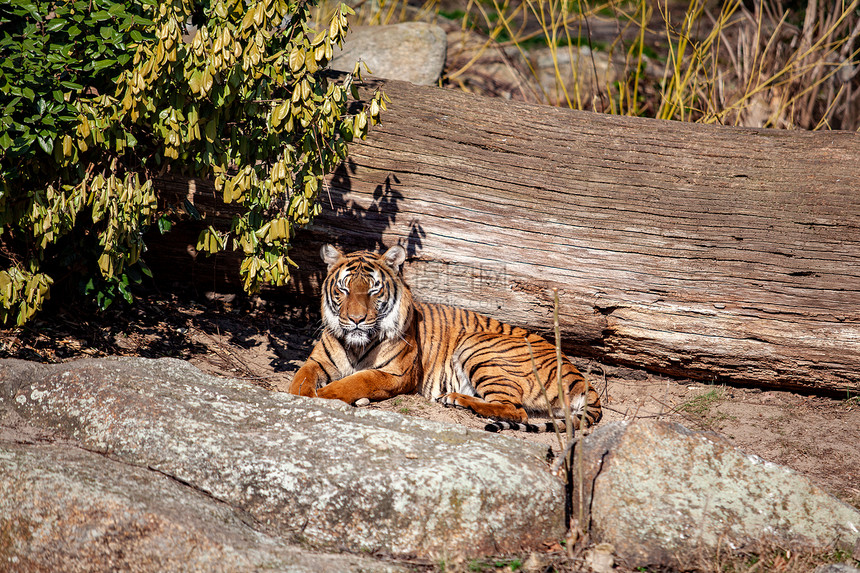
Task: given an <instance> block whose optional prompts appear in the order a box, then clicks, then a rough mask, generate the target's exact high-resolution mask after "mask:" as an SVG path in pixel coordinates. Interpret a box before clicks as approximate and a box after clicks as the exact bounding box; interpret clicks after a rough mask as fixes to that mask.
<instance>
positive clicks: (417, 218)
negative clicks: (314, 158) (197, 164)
mask: <svg viewBox="0 0 860 573" xmlns="http://www.w3.org/2000/svg"><path fill="white" fill-rule="evenodd" d="M383 89H384V90H385V92H386V93H387V94H388V95H389V97H390V98H391V99H392V103H391V104H390V106H389V110H388V112H387V113H385V115H384V116H383V119H384V123H383V124H382V125H380V126H377V127H376V128H375V129H374V131H373V132H372V134H371V136H370V137H369V138H368V140H367V141H366V142H363V143H360V144H354V145H353V147H352V148H351V149H352V151H351V154H350V157H349V159H348V161H347V162H346V163H345V164H344V165H343V166H341V167H340V168H339V169H338V171H337V173H336V174H335V175H334V177H332V178H331V183H330V186H331V189H330V191H329V192H328V193H327V194H325V195H324V196H323V198H322V201H323V204H324V205H325V207H326V210H325V213H324V215H323V216H321V217H319V218H318V219H317V220H316V222H315V223H314V224H313V226H312V227H311V228H310V229H309V230H308V231H306V232H305V233H304V234H302V235H300V236H299V237H298V238H297V241H296V242H297V244H299V243H300V244H303V247H302V248H301V250H300V251H299V252H297V257H298V258H299V259H300V260H301V261H302V262H303V268H302V269H301V270H299V271H297V273H298V279H299V280H298V281H296V283H295V284H294V285H293V286H292V287H291V288H292V289H293V290H295V291H296V292H302V293H305V294H310V295H314V294H315V288H316V287H317V285H318V280H319V277H320V275H321V273H322V272H323V268H322V265H321V263H317V262H315V261H314V259H316V253H315V252H314V251H316V249H318V246H319V244H321V243H322V242H325V241H332V242H334V243H337V244H339V245H341V246H344V247H346V248H347V249H354V248H371V249H373V248H381V247H382V246H383V245H391V244H394V243H398V242H399V243H402V244H403V245H404V246H406V247H407V250H408V252H409V254H410V257H411V258H410V261H409V263H408V264H407V266H406V269H405V273H406V277H407V280H408V281H409V282H410V284H411V285H412V287H413V290H414V291H415V294H416V296H417V298H420V299H422V300H426V301H435V302H446V303H449V304H455V305H457V306H462V307H466V308H471V309H474V310H477V311H480V312H483V313H485V314H488V315H491V316H494V317H496V318H498V319H501V320H505V321H507V322H511V323H514V324H518V325H524V326H530V327H532V328H533V329H538V330H541V331H547V330H548V329H549V328H550V324H551V318H552V290H551V289H553V288H558V290H559V293H560V297H561V320H562V329H563V337H564V340H565V348H566V350H568V351H571V352H573V353H584V354H588V355H593V356H597V357H600V358H602V359H605V360H609V361H613V362H617V363H623V364H630V365H635V366H638V367H643V368H648V369H651V370H654V371H659V372H664V373H669V374H672V375H681V376H692V377H695V378H699V379H703V380H708V381H714V382H720V381H732V382H740V383H750V384H756V385H764V386H779V387H785V388H800V389H805V390H811V391H819V392H828V393H835V392H839V393H841V394H842V395H845V392H846V390H851V391H852V392H857V391H858V390H860V233H858V231H860V134H857V133H850V132H815V133H813V132H797V131H793V132H788V131H775V130H760V129H742V128H729V127H720V126H705V125H697V124H685V123H678V122H666V121H658V120H648V119H640V118H618V117H611V116H606V115H599V114H593V113H586V112H575V111H570V110H563V109H558V108H551V107H545V106H538V105H530V104H522V103H515V102H507V101H504V100H497V99H489V98H482V97H476V96H470V95H467V94H463V93H460V92H456V91H450V90H443V89H438V88H432V87H415V86H412V85H410V84H404V83H400V82H393V81H391V82H385V83H384V85H383ZM199 195H200V193H198V196H199ZM326 195H327V196H326Z"/></svg>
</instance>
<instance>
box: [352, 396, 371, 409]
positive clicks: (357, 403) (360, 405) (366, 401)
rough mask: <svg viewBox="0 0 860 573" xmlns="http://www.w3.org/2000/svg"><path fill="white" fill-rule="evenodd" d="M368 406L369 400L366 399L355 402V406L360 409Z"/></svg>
mask: <svg viewBox="0 0 860 573" xmlns="http://www.w3.org/2000/svg"><path fill="white" fill-rule="evenodd" d="M368 404H370V400H368V399H367V398H359V399H358V400H356V401H355V405H356V406H357V407H359V408H361V407H362V406H367V405H368Z"/></svg>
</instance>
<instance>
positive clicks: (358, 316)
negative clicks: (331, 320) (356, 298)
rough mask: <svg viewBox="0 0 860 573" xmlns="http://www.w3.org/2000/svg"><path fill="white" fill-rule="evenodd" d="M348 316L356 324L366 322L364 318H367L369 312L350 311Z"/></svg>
mask: <svg viewBox="0 0 860 573" xmlns="http://www.w3.org/2000/svg"><path fill="white" fill-rule="evenodd" d="M347 318H349V319H350V320H351V321H352V322H354V323H355V324H361V323H362V322H364V319H365V318H367V313H366V312H362V313H358V312H350V313H348V314H347Z"/></svg>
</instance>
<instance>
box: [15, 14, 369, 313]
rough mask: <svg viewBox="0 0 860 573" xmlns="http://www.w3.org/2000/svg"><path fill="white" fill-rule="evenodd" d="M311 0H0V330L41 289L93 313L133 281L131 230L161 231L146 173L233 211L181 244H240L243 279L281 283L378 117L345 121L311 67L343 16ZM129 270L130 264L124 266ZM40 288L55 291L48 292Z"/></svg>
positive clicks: (328, 49)
mask: <svg viewBox="0 0 860 573" xmlns="http://www.w3.org/2000/svg"><path fill="white" fill-rule="evenodd" d="M311 6H312V3H311V2H298V1H285V0H259V1H250V0H245V1H242V0H214V1H207V2H192V1H183V0H174V1H168V2H157V1H155V0H136V1H134V2H113V1H110V0H86V1H67V2H63V1H38V0H30V1H28V0H12V1H11V2H6V3H4V4H2V5H0V29H2V32H0V110H2V114H0V322H5V321H9V320H15V321H17V323H18V324H22V323H24V322H25V321H26V320H28V319H29V318H30V317H32V316H33V314H34V313H35V312H37V311H38V310H39V309H40V308H41V307H42V305H43V303H44V301H45V300H46V299H47V297H48V296H49V293H50V290H51V287H52V285H54V283H55V282H56V281H60V282H63V283H64V284H66V283H68V284H71V283H72V282H73V281H71V279H70V277H81V278H80V279H79V280H78V282H77V283H75V284H76V285H77V287H78V289H79V290H81V291H83V292H85V293H88V294H90V295H92V296H94V297H95V300H96V301H97V302H98V303H99V305H100V306H102V307H105V306H107V305H108V304H110V303H111V301H112V300H114V299H115V298H116V297H118V296H121V297H123V298H125V299H127V300H131V294H130V293H129V290H128V285H129V283H130V281H134V280H137V279H138V277H139V272H144V273H148V270H147V269H146V267H145V265H144V264H143V261H142V260H141V259H140V256H141V254H142V253H143V251H144V250H145V244H144V240H143V239H144V233H145V232H146V231H147V229H149V228H150V227H151V226H154V225H157V227H158V228H159V229H160V230H162V231H163V230H165V229H166V228H168V227H169V222H168V221H167V219H165V215H164V213H163V211H164V208H165V206H164V205H159V202H158V196H157V189H155V187H154V186H153V183H152V182H153V179H154V178H155V177H156V176H159V175H163V174H165V173H169V174H172V175H178V176H195V177H208V178H213V179H214V180H215V183H216V188H217V189H218V191H219V192H220V193H221V194H222V196H223V199H224V201H225V202H235V203H238V204H240V205H242V207H243V209H244V214H243V215H242V216H241V217H236V218H235V219H234V221H233V225H232V228H231V229H229V230H216V229H214V228H211V227H210V228H209V229H207V230H206V231H204V232H203V233H202V234H201V236H200V241H199V245H198V248H200V249H203V250H205V251H208V252H210V253H214V252H216V251H219V250H221V249H225V248H233V249H241V250H242V252H243V253H244V256H245V258H244V261H243V263H242V267H241V273H242V278H243V284H244V287H245V289H246V290H247V291H249V292H254V291H256V290H257V289H258V288H259V287H260V285H261V284H262V283H274V284H283V283H284V282H285V281H286V280H287V279H288V278H289V266H290V264H291V263H292V261H290V259H289V258H288V256H287V252H288V249H289V248H290V246H291V244H290V241H291V239H292V237H293V235H294V232H295V229H296V228H297V227H300V226H302V225H305V224H307V223H308V222H309V221H310V220H311V219H312V218H313V216H314V215H316V214H317V213H318V211H319V205H318V204H317V201H316V199H317V195H318V193H319V191H320V188H321V186H322V181H323V177H324V175H325V174H326V173H328V172H330V171H331V170H332V169H333V168H334V167H335V166H336V164H337V163H338V162H339V161H340V160H341V159H343V158H344V157H345V156H346V152H347V144H348V142H350V141H351V140H352V139H353V138H354V137H364V136H365V135H366V134H367V131H368V129H369V126H370V125H372V124H373V123H375V122H376V121H378V118H379V113H380V111H381V110H382V109H384V107H385V100H384V96H383V95H382V94H381V93H377V94H375V95H374V96H373V98H372V99H371V101H370V102H369V104H368V106H367V108H366V109H362V110H360V111H359V112H358V113H356V114H354V115H349V114H348V113H347V111H348V109H347V106H348V105H349V103H350V98H351V97H352V98H355V97H356V94H355V93H354V90H355V86H354V85H353V84H352V81H353V76H348V77H347V78H346V79H345V80H344V81H343V82H340V83H336V82H331V81H328V80H327V79H326V78H325V77H324V76H322V75H321V74H320V73H319V72H320V70H322V69H323V68H324V67H325V66H326V65H327V63H328V61H329V59H330V58H331V57H332V51H333V48H334V47H335V46H336V45H338V44H340V43H341V42H342V40H343V38H344V35H345V34H346V32H347V21H346V15H347V13H348V12H349V11H350V10H349V8H347V7H346V6H341V7H339V8H338V9H337V10H336V11H335V13H334V16H333V18H332V19H331V22H330V25H328V26H327V28H326V29H325V30H323V31H322V32H320V33H318V34H315V33H314V32H313V31H312V30H310V29H309V27H308V24H307V20H308V10H309V9H310V7H311ZM138 269H139V270H138ZM55 288H56V287H55Z"/></svg>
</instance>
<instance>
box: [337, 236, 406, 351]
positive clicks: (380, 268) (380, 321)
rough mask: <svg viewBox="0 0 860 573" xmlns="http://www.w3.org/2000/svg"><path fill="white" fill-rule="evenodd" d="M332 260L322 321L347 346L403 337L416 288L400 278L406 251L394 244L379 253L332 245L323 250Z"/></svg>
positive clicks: (356, 346) (359, 345)
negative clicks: (345, 251) (347, 250)
mask: <svg viewBox="0 0 860 573" xmlns="http://www.w3.org/2000/svg"><path fill="white" fill-rule="evenodd" d="M320 254H321V255H322V259H323V261H325V262H326V264H327V265H328V275H326V278H325V281H324V282H323V289H322V316H323V325H324V326H325V328H326V330H328V331H329V332H330V333H331V334H332V335H334V337H335V338H337V339H338V340H340V341H341V343H343V344H344V346H350V347H353V348H360V347H363V346H366V345H367V344H369V343H370V342H371V341H372V340H374V339H379V340H384V339H395V338H400V337H401V335H402V334H403V332H404V330H405V329H406V327H407V326H408V325H409V322H410V321H411V320H412V294H411V293H410V291H409V287H408V286H406V283H404V282H403V279H401V278H400V266H401V265H402V264H403V261H404V260H406V251H405V250H403V247H401V246H399V245H395V246H393V247H391V248H390V249H388V250H387V251H385V253H383V254H381V255H377V254H376V253H371V252H369V251H357V252H355V253H350V254H348V255H344V254H343V253H341V252H340V251H339V250H338V249H336V248H335V247H333V246H331V245H325V246H324V247H323V248H322V249H321V250H320Z"/></svg>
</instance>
